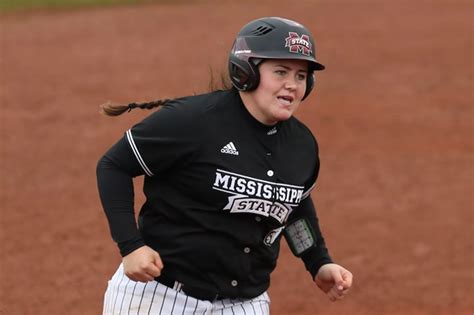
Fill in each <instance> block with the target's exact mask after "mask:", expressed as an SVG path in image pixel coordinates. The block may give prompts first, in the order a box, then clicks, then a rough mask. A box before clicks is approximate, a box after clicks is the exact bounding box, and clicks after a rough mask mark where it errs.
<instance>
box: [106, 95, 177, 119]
mask: <svg viewBox="0 0 474 315" xmlns="http://www.w3.org/2000/svg"><path fill="white" fill-rule="evenodd" d="M169 101H170V99H168V98H166V99H163V100H156V101H151V102H145V103H130V104H127V105H124V104H114V103H112V102H107V103H105V104H102V105H100V109H101V112H102V113H103V114H105V115H107V116H118V115H121V114H123V113H125V112H126V111H131V110H132V109H134V108H137V107H138V108H141V109H152V108H155V107H158V106H161V105H164V104H166V103H167V102H169Z"/></svg>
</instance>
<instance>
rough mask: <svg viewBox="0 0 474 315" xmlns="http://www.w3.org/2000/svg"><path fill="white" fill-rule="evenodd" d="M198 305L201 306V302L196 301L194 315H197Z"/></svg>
mask: <svg viewBox="0 0 474 315" xmlns="http://www.w3.org/2000/svg"><path fill="white" fill-rule="evenodd" d="M198 304H199V301H198V300H196V306H195V307H194V311H193V315H195V314H196V310H197V308H198Z"/></svg>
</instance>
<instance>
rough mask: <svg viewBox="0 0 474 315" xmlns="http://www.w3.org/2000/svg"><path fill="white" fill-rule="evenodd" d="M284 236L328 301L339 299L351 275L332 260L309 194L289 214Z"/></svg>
mask: <svg viewBox="0 0 474 315" xmlns="http://www.w3.org/2000/svg"><path fill="white" fill-rule="evenodd" d="M284 235H285V238H286V240H287V242H288V245H289V246H290V249H291V250H292V252H293V254H294V255H295V256H297V257H300V258H301V259H302V260H303V262H304V264H305V266H306V269H307V270H308V271H309V272H310V273H311V275H312V276H313V279H314V281H315V282H316V285H317V286H318V287H319V288H320V289H321V290H322V291H323V292H324V293H326V294H327V295H328V297H329V299H330V300H331V301H337V300H340V299H342V298H343V297H344V295H345V294H347V292H348V291H349V289H350V287H351V286H352V278H353V276H352V273H351V272H350V271H348V270H347V269H345V268H344V267H342V266H340V265H338V264H335V263H334V262H333V261H332V259H331V257H330V255H329V251H328V249H327V247H326V243H325V241H324V237H323V235H322V232H321V229H320V226H319V220H318V217H317V213H316V209H315V207H314V203H313V201H312V199H311V196H308V197H307V198H306V199H304V200H303V201H302V202H301V203H300V206H299V207H298V208H297V209H295V211H293V213H292V214H291V215H290V217H289V218H288V224H287V226H286V228H285V233H284Z"/></svg>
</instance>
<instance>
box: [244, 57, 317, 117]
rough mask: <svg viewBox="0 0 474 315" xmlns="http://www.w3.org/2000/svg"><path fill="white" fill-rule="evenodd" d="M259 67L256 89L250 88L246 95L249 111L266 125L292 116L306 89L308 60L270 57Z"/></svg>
mask: <svg viewBox="0 0 474 315" xmlns="http://www.w3.org/2000/svg"><path fill="white" fill-rule="evenodd" d="M259 70H260V83H259V85H258V87H257V89H255V90H254V91H251V92H247V93H246V94H247V95H246V97H245V98H243V99H244V104H245V106H246V107H247V109H248V111H249V112H250V113H251V114H252V116H254V117H255V118H256V119H257V120H258V121H260V122H261V123H263V124H265V125H274V124H276V123H277V122H279V121H283V120H287V119H289V118H290V117H291V116H292V115H293V113H294V112H295V111H296V109H297V108H298V106H299V105H300V103H301V100H302V98H303V96H304V93H305V91H306V78H307V76H308V62H307V61H305V60H290V59H268V60H265V61H263V62H262V63H261V64H260V66H259Z"/></svg>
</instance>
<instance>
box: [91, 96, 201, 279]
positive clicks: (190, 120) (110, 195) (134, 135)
mask: <svg viewBox="0 0 474 315" xmlns="http://www.w3.org/2000/svg"><path fill="white" fill-rule="evenodd" d="M196 124H198V125H196ZM199 124H202V119H199V117H197V116H196V114H195V112H193V111H191V110H190V109H189V106H186V104H183V103H182V101H179V100H175V101H171V102H169V103H167V105H166V106H163V108H161V109H160V110H159V111H157V112H154V113H152V114H151V115H150V116H148V117H147V118H146V119H144V120H143V121H142V122H140V123H138V124H137V125H135V126H134V127H133V128H131V129H130V130H128V131H127V132H126V133H125V135H124V137H122V139H120V140H119V141H118V142H117V143H116V144H115V145H114V146H112V148H110V149H109V150H108V151H107V152H106V153H105V155H104V156H103V157H102V158H101V159H100V161H99V163H98V165H97V183H98V188H99V194H100V198H101V201H102V205H103V208H104V211H105V214H106V217H107V220H108V223H109V227H110V231H111V234H112V238H113V239H114V241H115V242H116V243H117V245H118V247H119V249H120V254H121V255H122V257H123V265H124V271H125V274H126V275H127V276H128V277H129V278H130V279H132V280H137V281H148V280H151V279H152V277H157V276H158V275H159V274H160V271H161V269H162V268H163V263H162V261H161V258H160V256H159V254H158V252H156V251H155V250H153V249H152V248H150V247H148V246H146V244H145V242H144V240H143V239H142V237H141V235H140V231H139V230H138V227H137V222H136V220H135V213H134V191H133V177H136V176H141V175H146V176H150V177H151V176H159V175H160V173H161V172H165V171H168V170H169V169H170V168H173V167H178V168H179V167H180V166H181V165H182V164H183V163H186V162H187V161H189V160H190V159H191V158H192V156H193V155H194V154H195V152H197V150H198V147H199V143H200V137H201V136H199V133H198V132H196V131H197V130H201V129H202V128H201V126H200V125H199Z"/></svg>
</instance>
